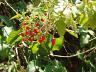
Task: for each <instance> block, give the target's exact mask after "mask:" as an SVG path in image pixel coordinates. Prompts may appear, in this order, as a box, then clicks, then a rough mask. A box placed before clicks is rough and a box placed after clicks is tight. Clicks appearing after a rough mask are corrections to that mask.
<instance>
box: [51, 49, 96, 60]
mask: <svg viewBox="0 0 96 72" xmlns="http://www.w3.org/2000/svg"><path fill="white" fill-rule="evenodd" d="M94 49H96V47H93V48H90V49H88V50H86V51H84V52H81V53H78V54H73V55H70V56H61V55H53V54H50V56H53V57H61V58H71V57H76V56H78V55H81V54H85V53H87V52H89V51H91V50H94Z"/></svg>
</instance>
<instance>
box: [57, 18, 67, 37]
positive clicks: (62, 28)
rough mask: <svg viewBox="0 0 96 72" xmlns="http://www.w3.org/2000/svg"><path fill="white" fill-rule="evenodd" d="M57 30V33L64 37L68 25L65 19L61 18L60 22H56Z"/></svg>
mask: <svg viewBox="0 0 96 72" xmlns="http://www.w3.org/2000/svg"><path fill="white" fill-rule="evenodd" d="M56 28H57V32H58V34H59V35H60V36H62V35H64V33H65V29H66V24H65V23H64V18H60V19H59V20H58V21H56Z"/></svg>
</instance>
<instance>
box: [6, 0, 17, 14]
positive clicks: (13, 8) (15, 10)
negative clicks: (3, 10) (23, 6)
mask: <svg viewBox="0 0 96 72" xmlns="http://www.w3.org/2000/svg"><path fill="white" fill-rule="evenodd" d="M5 3H6V4H7V5H8V6H9V7H10V8H11V9H12V10H13V11H14V12H15V13H17V11H16V10H15V9H14V8H13V7H12V6H11V5H10V4H9V3H8V2H7V1H6V0H5Z"/></svg>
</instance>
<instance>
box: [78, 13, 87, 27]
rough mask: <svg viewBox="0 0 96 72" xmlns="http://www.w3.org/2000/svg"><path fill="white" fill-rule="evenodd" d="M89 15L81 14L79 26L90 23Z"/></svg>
mask: <svg viewBox="0 0 96 72" xmlns="http://www.w3.org/2000/svg"><path fill="white" fill-rule="evenodd" d="M88 19H89V18H88V15H87V14H81V15H80V18H79V24H80V25H84V24H86V23H87V21H88Z"/></svg>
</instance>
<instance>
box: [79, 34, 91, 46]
mask: <svg viewBox="0 0 96 72" xmlns="http://www.w3.org/2000/svg"><path fill="white" fill-rule="evenodd" d="M89 39H90V35H88V34H83V35H81V37H80V45H81V47H83V46H84V45H86V44H88V42H89Z"/></svg>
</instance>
